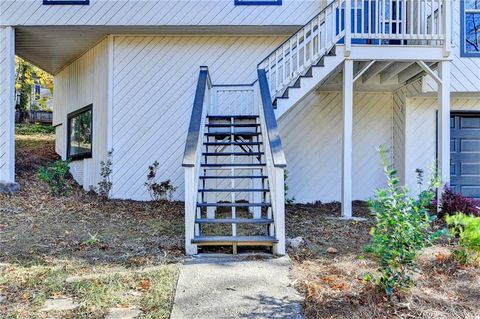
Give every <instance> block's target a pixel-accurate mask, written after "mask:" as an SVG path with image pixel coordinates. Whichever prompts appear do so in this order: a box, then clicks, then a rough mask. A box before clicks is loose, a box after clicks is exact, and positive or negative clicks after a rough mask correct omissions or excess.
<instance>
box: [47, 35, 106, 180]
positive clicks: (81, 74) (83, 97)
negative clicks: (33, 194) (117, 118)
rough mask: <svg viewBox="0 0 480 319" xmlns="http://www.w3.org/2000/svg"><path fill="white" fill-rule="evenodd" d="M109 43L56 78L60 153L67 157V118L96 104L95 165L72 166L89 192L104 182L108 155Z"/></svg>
mask: <svg viewBox="0 0 480 319" xmlns="http://www.w3.org/2000/svg"><path fill="white" fill-rule="evenodd" d="M107 45H108V41H107V40H106V39H105V40H103V41H101V42H100V43H99V44H97V45H96V46H95V47H93V48H92V49H90V50H89V51H88V52H86V53H85V54H84V55H82V56H81V57H80V58H78V59H77V60H75V61H74V62H72V63H71V64H70V65H69V66H67V67H66V68H64V69H63V70H62V71H61V72H59V73H58V74H57V75H56V76H55V79H54V81H55V99H54V107H53V110H54V113H53V125H59V126H58V127H57V128H56V130H55V132H56V150H57V152H58V154H59V155H61V156H62V158H65V157H66V153H67V150H66V145H67V142H66V141H67V140H66V139H67V114H68V113H71V112H73V111H75V110H78V109H80V108H82V107H84V106H87V105H89V104H92V103H93V145H92V148H93V149H92V161H91V162H92V163H91V164H90V165H89V169H87V167H83V165H85V161H87V160H78V161H75V162H74V163H72V174H73V176H74V177H75V180H76V181H77V182H78V183H80V184H82V185H83V187H84V188H85V189H89V187H90V186H96V185H97V184H98V182H99V180H100V175H99V174H100V161H102V160H105V158H106V155H107V125H108V120H107V96H108V90H107V72H108V70H107V67H108V63H107V60H108V53H107V52H108V48H107Z"/></svg>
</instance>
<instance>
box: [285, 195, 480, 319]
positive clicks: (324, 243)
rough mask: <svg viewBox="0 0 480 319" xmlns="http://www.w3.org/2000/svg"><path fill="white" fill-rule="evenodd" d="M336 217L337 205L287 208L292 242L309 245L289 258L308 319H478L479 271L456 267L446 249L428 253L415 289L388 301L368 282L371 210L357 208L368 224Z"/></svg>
mask: <svg viewBox="0 0 480 319" xmlns="http://www.w3.org/2000/svg"><path fill="white" fill-rule="evenodd" d="M338 216H340V205H339V204H338V203H329V204H312V205H289V206H287V234H288V237H290V238H294V237H297V236H302V237H303V238H304V239H305V244H304V245H303V247H301V248H300V249H297V250H292V249H290V252H289V253H290V257H291V258H292V259H293V261H294V267H293V269H292V277H293V279H294V281H295V286H296V287H297V288H298V289H299V290H300V291H301V292H303V293H304V295H305V302H304V306H305V312H306V315H307V318H312V319H313V318H347V317H348V318H429V319H431V318H445V319H447V318H448V319H453V318H458V319H460V318H463V319H478V318H479V316H480V268H478V267H477V268H475V267H473V266H471V267H464V266H461V265H459V264H457V263H456V262H455V261H454V260H453V259H452V258H451V252H452V247H451V246H450V245H449V244H448V243H444V244H437V245H435V246H433V247H429V248H427V249H426V250H425V251H424V252H423V253H422V254H421V256H420V258H419V271H418V273H416V274H415V276H414V278H415V281H416V284H417V285H416V287H413V288H412V289H411V290H410V291H408V292H405V293H404V294H402V295H401V296H397V297H395V298H394V299H393V300H392V301H387V300H386V298H384V297H382V296H381V294H377V293H375V291H374V289H373V288H372V287H371V285H370V283H368V282H365V280H364V278H365V275H366V274H367V273H374V272H375V270H376V263H375V261H374V260H373V258H372V257H371V256H369V255H368V254H366V253H365V252H364V246H365V244H366V243H368V241H369V238H370V235H369V232H370V229H371V227H372V226H373V225H374V219H373V218H372V216H371V215H370V213H369V210H368V208H367V207H366V206H365V204H364V203H361V202H356V203H354V216H356V217H364V218H366V220H365V221H345V220H340V219H339V218H338ZM329 251H330V252H329Z"/></svg>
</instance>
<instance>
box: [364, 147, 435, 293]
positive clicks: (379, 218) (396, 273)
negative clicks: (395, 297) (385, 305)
mask: <svg viewBox="0 0 480 319" xmlns="http://www.w3.org/2000/svg"><path fill="white" fill-rule="evenodd" d="M379 153H380V156H381V158H382V162H383V166H384V172H385V175H386V177H387V188H385V189H379V190H377V191H376V192H375V197H374V198H373V199H372V200H370V202H369V204H370V209H371V210H372V212H373V213H374V214H375V218H376V225H375V227H373V228H372V230H371V232H370V234H371V236H372V237H371V241H370V244H369V245H368V246H367V251H369V252H372V253H373V254H374V255H375V256H376V257H377V258H378V260H379V268H378V272H379V274H378V275H368V276H367V279H370V280H372V281H373V282H374V283H375V284H376V286H377V287H379V288H381V289H382V290H384V291H385V292H386V294H387V295H388V296H391V295H392V294H393V293H394V292H395V291H396V290H398V289H403V288H407V287H410V286H411V285H412V284H413V281H412V277H411V274H412V272H413V271H414V270H415V269H416V264H415V261H416V258H417V255H418V252H419V250H421V249H423V248H424V247H426V246H427V245H429V244H430V242H431V240H432V239H433V236H432V233H431V232H430V223H431V218H430V215H429V210H428V207H429V206H430V205H431V203H432V200H433V199H434V197H435V189H436V187H438V186H439V183H438V182H437V181H436V174H433V176H432V181H431V183H430V185H428V187H427V188H426V190H424V191H422V192H421V193H420V195H419V196H418V198H414V197H411V196H409V191H408V189H407V187H405V186H401V185H400V180H399V178H398V176H397V171H396V170H395V169H394V168H393V167H392V165H391V164H390V162H389V160H388V158H387V154H388V153H387V151H386V150H385V148H383V147H380V149H379ZM417 173H418V172H417ZM422 174H423V172H422ZM422 178H423V177H422ZM422 178H420V177H419V179H418V180H422Z"/></svg>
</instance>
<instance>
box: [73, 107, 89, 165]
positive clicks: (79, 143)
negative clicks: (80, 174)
mask: <svg viewBox="0 0 480 319" xmlns="http://www.w3.org/2000/svg"><path fill="white" fill-rule="evenodd" d="M92 115H93V114H92V106H91V105H89V106H87V107H84V108H83V109H80V110H78V111H76V112H73V113H70V114H69V115H68V151H67V157H69V158H72V159H78V158H88V157H92V138H93V136H92V133H93V132H92Z"/></svg>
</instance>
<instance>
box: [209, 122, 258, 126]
mask: <svg viewBox="0 0 480 319" xmlns="http://www.w3.org/2000/svg"><path fill="white" fill-rule="evenodd" d="M206 126H208V127H232V126H233V127H259V126H260V124H254V123H213V124H206Z"/></svg>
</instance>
